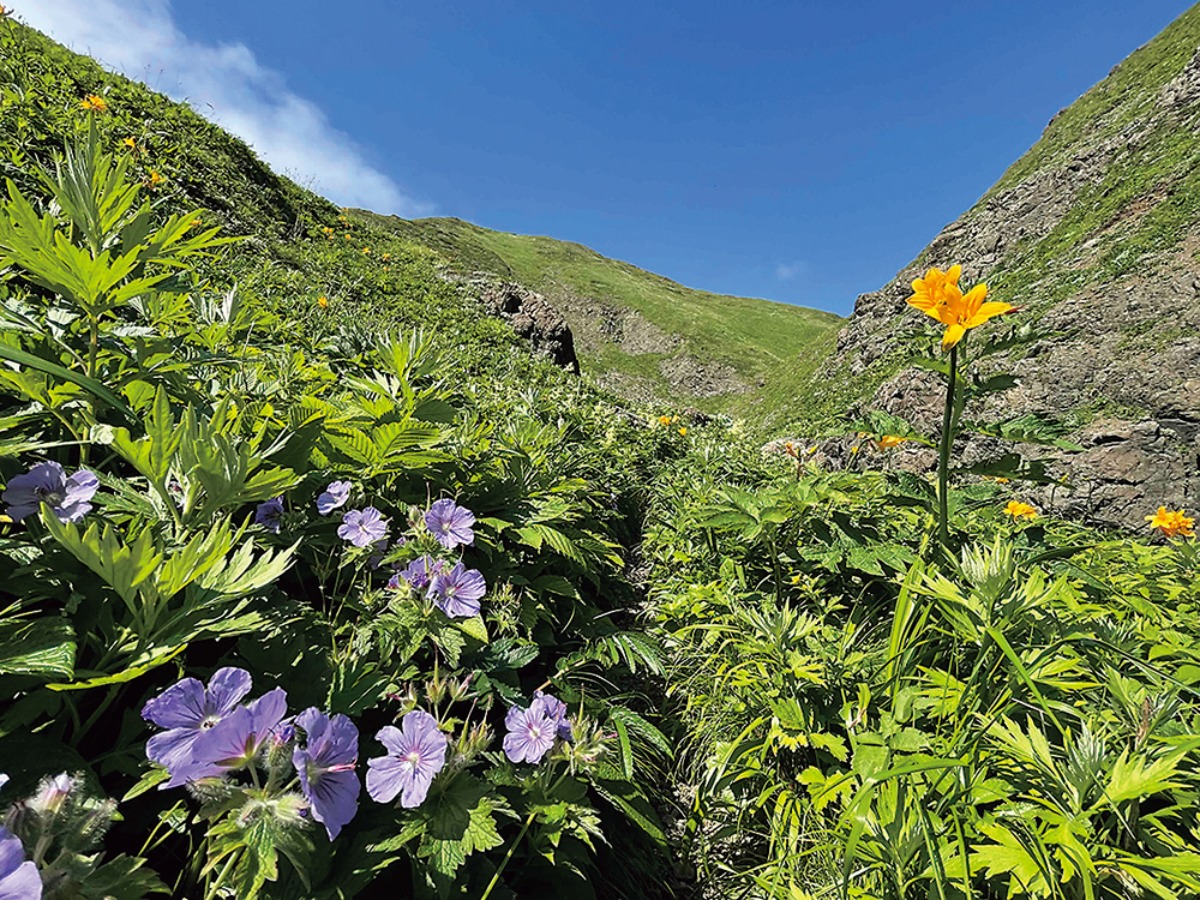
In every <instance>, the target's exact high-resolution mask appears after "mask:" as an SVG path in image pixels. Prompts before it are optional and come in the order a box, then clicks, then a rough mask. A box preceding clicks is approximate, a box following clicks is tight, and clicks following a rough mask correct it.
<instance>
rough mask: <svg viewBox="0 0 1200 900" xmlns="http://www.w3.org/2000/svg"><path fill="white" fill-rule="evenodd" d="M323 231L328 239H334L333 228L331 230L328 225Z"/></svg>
mask: <svg viewBox="0 0 1200 900" xmlns="http://www.w3.org/2000/svg"><path fill="white" fill-rule="evenodd" d="M321 230H322V231H324V232H325V237H327V238H331V237H333V228H331V227H330V226H328V225H326V226H325V227H324V228H322V229H321Z"/></svg>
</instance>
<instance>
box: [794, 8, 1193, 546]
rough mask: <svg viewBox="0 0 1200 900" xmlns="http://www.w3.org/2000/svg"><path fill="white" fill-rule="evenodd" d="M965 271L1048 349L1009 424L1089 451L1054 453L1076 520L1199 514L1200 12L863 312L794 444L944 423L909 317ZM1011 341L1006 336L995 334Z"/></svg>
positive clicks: (1010, 361) (1019, 359)
mask: <svg viewBox="0 0 1200 900" xmlns="http://www.w3.org/2000/svg"><path fill="white" fill-rule="evenodd" d="M956 263H959V264H962V265H963V267H964V272H965V275H964V282H971V283H977V282H985V283H987V284H988V286H989V289H990V294H989V296H990V297H991V298H992V299H996V300H1002V301H1007V302H1010V303H1013V304H1014V305H1017V306H1019V307H1021V308H1022V309H1021V312H1019V313H1017V314H1016V315H1015V316H1013V317H1010V321H1009V324H1020V325H1027V326H1030V327H1032V328H1034V329H1037V330H1038V331H1040V332H1041V333H1042V335H1043V336H1042V337H1041V338H1040V339H1039V340H1037V341H1034V342H1032V343H1030V344H1028V345H1027V346H1026V347H1025V348H1024V349H1023V350H1020V351H1014V352H1012V353H1010V354H1008V355H1006V356H1004V357H1001V358H998V359H997V360H996V365H997V366H998V367H999V368H1004V369H1006V370H1013V371H1015V372H1016V373H1017V375H1018V376H1019V379H1020V384H1019V385H1018V387H1017V388H1015V389H1014V390H1012V391H1009V392H1008V393H1006V394H1004V395H1002V398H1001V399H1000V400H998V401H996V404H997V405H996V411H1004V412H1006V413H1010V414H1014V415H1015V414H1025V413H1036V414H1044V415H1050V416H1053V417H1056V418H1057V419H1059V420H1060V421H1062V422H1063V423H1064V424H1065V425H1066V426H1067V427H1068V428H1069V429H1070V431H1071V433H1072V434H1073V436H1074V437H1075V439H1076V440H1078V441H1079V442H1080V443H1081V444H1082V445H1083V446H1084V448H1085V449H1084V451H1083V452H1081V453H1074V454H1070V453H1061V452H1060V453H1057V454H1056V455H1055V456H1054V462H1055V466H1054V471H1055V473H1056V475H1057V476H1058V477H1059V478H1060V479H1064V480H1065V481H1067V482H1070V483H1071V484H1072V485H1073V487H1070V488H1067V489H1062V488H1058V489H1050V488H1047V489H1045V490H1043V491H1042V492H1041V494H1040V498H1039V499H1040V500H1041V502H1043V503H1044V504H1045V505H1046V506H1047V507H1048V508H1053V509H1054V510H1055V511H1056V512H1058V513H1059V514H1062V515H1066V516H1077V517H1085V518H1090V519H1094V520H1097V521H1101V522H1107V523H1110V524H1120V525H1125V526H1130V527H1132V526H1137V525H1140V524H1141V521H1140V518H1139V516H1140V515H1141V511H1142V510H1143V509H1144V508H1145V506H1146V505H1147V504H1150V505H1152V506H1157V505H1159V504H1160V503H1167V504H1171V503H1174V504H1177V505H1179V504H1185V503H1189V502H1190V503H1194V502H1195V499H1196V497H1197V496H1200V479H1198V478H1197V475H1196V474H1195V473H1196V459H1197V454H1198V453H1200V444H1197V434H1198V429H1197V427H1196V425H1195V423H1198V422H1200V381H1197V379H1196V377H1195V374H1194V373H1196V372H1197V371H1200V313H1198V306H1197V304H1196V302H1195V301H1196V300H1197V298H1200V6H1194V7H1192V8H1191V9H1189V10H1188V11H1186V12H1185V13H1184V14H1183V15H1181V16H1180V17H1179V18H1178V19H1177V20H1176V21H1175V22H1173V23H1172V24H1171V25H1170V26H1168V27H1167V28H1166V29H1165V30H1164V31H1163V32H1162V33H1161V34H1160V35H1158V36H1157V37H1155V38H1154V39H1153V40H1151V41H1149V42H1148V43H1147V44H1145V45H1143V46H1142V47H1141V48H1139V49H1138V50H1136V51H1135V52H1134V53H1133V54H1131V55H1130V56H1129V57H1128V58H1127V59H1126V60H1124V61H1123V62H1121V63H1119V64H1118V65H1117V66H1115V67H1114V68H1113V70H1112V71H1111V73H1110V74H1109V76H1108V77H1107V78H1105V79H1104V80H1103V81H1101V82H1099V83H1098V84H1097V85H1095V86H1094V87H1092V88H1091V89H1090V90H1089V91H1087V92H1086V93H1085V94H1083V95H1082V96H1081V97H1080V98H1079V99H1078V100H1076V101H1075V102H1074V103H1073V104H1071V105H1070V106H1068V107H1066V108H1065V109H1063V110H1062V111H1060V112H1059V113H1058V114H1057V115H1056V116H1055V117H1054V118H1053V119H1052V120H1051V121H1050V123H1049V124H1048V125H1047V127H1046V129H1045V131H1044V132H1043V135H1042V137H1041V138H1040V139H1039V141H1038V142H1037V143H1035V144H1034V145H1033V146H1032V147H1031V148H1030V149H1029V150H1028V151H1026V153H1024V154H1022V156H1021V157H1019V158H1018V159H1017V160H1016V161H1015V162H1014V163H1013V164H1012V165H1011V166H1010V167H1009V168H1008V169H1007V170H1006V171H1005V172H1004V173H1003V174H1002V175H1001V177H1000V178H999V179H998V180H997V182H996V184H995V185H993V187H992V188H990V189H989V190H988V191H987V192H986V193H985V194H984V195H983V196H982V197H981V198H980V199H979V200H978V201H977V202H976V203H975V204H973V205H972V206H971V207H970V208H969V209H967V210H966V211H965V212H964V213H963V214H962V215H961V216H960V217H959V218H957V219H956V220H955V221H953V222H951V223H950V224H948V225H947V226H946V227H945V228H943V229H942V231H941V232H940V233H939V234H938V235H937V236H936V237H935V238H934V239H933V240H932V241H931V242H930V244H929V245H928V246H927V247H926V248H925V250H924V251H922V252H921V253H920V254H919V255H918V256H917V257H916V259H914V260H913V261H912V262H910V263H909V264H908V265H906V266H904V267H903V268H902V269H901V270H900V271H899V272H898V273H897V274H896V276H895V277H894V278H893V279H892V280H891V281H889V282H888V283H887V284H886V285H884V286H883V287H882V288H880V289H879V290H876V291H872V292H868V293H864V294H862V295H860V296H859V297H858V299H857V301H856V302H855V307H854V312H853V314H852V316H851V317H850V319H849V321H848V322H847V323H846V325H845V326H844V327H843V328H842V329H841V330H840V332H839V334H838V336H837V341H836V347H835V348H834V349H833V350H832V352H831V353H830V355H829V356H828V358H827V359H825V360H824V361H823V362H822V363H821V364H820V366H818V367H817V369H816V371H815V372H814V374H813V375H812V376H811V377H810V378H809V379H808V380H807V381H806V382H805V383H802V384H797V385H795V386H794V387H795V390H796V392H797V393H798V394H799V395H800V396H804V397H808V398H809V399H810V401H812V402H810V403H808V404H800V406H801V407H803V408H806V409H808V410H809V413H808V415H807V417H795V418H794V419H793V420H792V422H791V427H792V430H794V431H799V432H811V431H814V430H817V431H820V430H821V428H822V427H828V422H829V421H830V420H831V419H832V418H833V416H835V415H836V414H837V413H839V412H841V411H843V410H846V409H856V408H857V409H866V408H881V409H883V410H885V411H887V412H890V413H894V414H897V415H900V416H902V417H906V418H909V419H912V420H914V421H920V422H930V421H936V418H937V415H938V413H937V411H936V410H935V409H934V406H935V405H936V404H934V403H933V401H932V398H931V395H930V394H929V392H928V391H926V390H925V389H924V384H925V381H924V376H923V375H922V374H921V373H920V372H919V371H918V370H915V369H912V368H910V367H908V366H907V365H906V360H907V358H908V356H909V355H910V351H909V350H908V349H906V348H910V347H912V346H913V343H912V341H913V339H914V338H915V337H916V336H917V335H918V334H920V333H922V332H925V333H928V332H927V326H926V324H925V322H923V321H921V320H920V319H921V317H920V316H919V315H917V314H915V313H914V312H913V310H911V309H909V308H908V307H906V305H905V298H906V297H907V296H908V294H910V293H911V291H910V287H909V285H910V282H911V281H912V280H913V279H914V278H917V277H920V275H921V274H922V273H923V272H924V270H925V269H926V268H927V267H928V266H938V267H940V268H943V269H944V268H947V267H949V266H950V265H953V264H956ZM992 327H997V326H992Z"/></svg>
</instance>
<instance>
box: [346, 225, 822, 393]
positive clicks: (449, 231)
mask: <svg viewBox="0 0 1200 900" xmlns="http://www.w3.org/2000/svg"><path fill="white" fill-rule="evenodd" d="M351 215H352V216H355V217H357V218H358V219H360V220H362V221H364V222H368V223H370V224H372V225H375V226H377V227H383V228H388V229H390V230H392V231H393V232H394V233H395V234H397V235H398V236H399V237H401V238H403V239H406V240H410V241H413V242H416V243H418V244H420V245H422V246H425V247H428V248H430V249H432V250H434V251H435V252H438V253H440V254H441V255H442V256H443V259H444V260H445V265H446V267H447V269H448V270H449V271H451V272H453V273H455V274H458V275H472V274H477V273H480V272H486V273H488V274H490V275H492V276H495V277H497V278H499V279H501V280H511V281H516V282H518V283H520V284H521V285H524V286H525V287H527V288H530V289H532V290H534V291H537V292H539V293H540V294H543V295H545V297H546V299H547V300H548V301H549V302H550V303H551V304H552V305H553V306H554V307H555V308H556V309H557V310H558V311H559V312H560V313H561V314H562V315H563V317H564V318H565V319H566V321H567V323H568V324H569V325H570V327H571V330H572V332H573V333H574V335H575V343H576V347H577V350H578V352H579V355H580V359H581V362H582V364H583V369H584V371H585V373H589V374H591V375H592V376H594V377H595V378H596V379H597V380H598V382H599V383H601V384H602V385H604V386H605V387H608V388H610V389H613V390H615V391H617V392H618V393H621V394H624V395H626V396H629V397H632V398H633V399H637V400H640V401H643V402H647V403H652V404H653V403H659V404H661V403H668V404H675V405H679V404H684V405H694V406H698V407H700V408H702V409H705V410H707V411H712V412H734V413H741V414H746V413H749V412H751V411H752V410H754V409H755V408H756V407H757V406H759V405H760V404H761V400H762V397H763V396H764V395H765V394H766V393H768V392H769V391H770V389H771V387H772V386H773V384H774V383H775V382H777V381H779V380H780V376H781V373H783V372H786V371H787V370H788V369H789V368H791V367H795V366H797V365H803V364H804V363H805V361H806V360H807V359H809V358H811V356H812V355H813V354H812V351H813V350H814V348H816V347H817V346H819V345H821V344H822V343H824V342H826V341H828V340H829V339H830V338H831V336H832V333H833V331H834V330H836V326H837V325H839V324H840V323H841V322H842V321H843V320H842V319H841V318H840V317H838V316H836V315H834V314H833V313H827V312H824V311H821V310H812V309H808V308H806V307H799V306H794V305H791V304H785V303H779V302H777V301H773V300H766V299H761V298H753V297H736V296H732V295H725V294H715V293H712V292H709V291H704V290H699V289H696V288H689V287H686V286H685V285H682V284H680V283H679V282H677V281H674V280H673V279H670V278H668V277H666V276H663V275H659V274H657V273H653V272H649V271H647V270H644V269H641V268H640V267H638V266H636V265H634V264H632V263H629V262H625V261H622V260H615V259H611V258H609V257H605V256H603V255H602V254H600V253H599V252H597V251H596V250H594V249H592V248H590V247H588V246H586V245H584V244H581V243H578V242H574V241H562V240H559V239H556V238H552V237H548V236H542V235H517V234H511V233H508V232H501V231H495V230H493V229H489V228H485V227H483V226H480V225H476V224H474V223H471V222H467V221H465V220H462V219H458V218H455V217H437V218H426V219H415V220H409V219H402V218H399V217H396V216H380V215H378V214H375V213H371V212H369V211H365V210H355V211H352V212H351Z"/></svg>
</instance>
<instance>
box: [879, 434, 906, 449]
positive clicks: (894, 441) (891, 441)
mask: <svg viewBox="0 0 1200 900" xmlns="http://www.w3.org/2000/svg"><path fill="white" fill-rule="evenodd" d="M907 440H908V438H906V437H901V436H900V435H898V434H885V435H884V436H883V437H881V438H880V439H879V449H880V450H891V449H892V448H893V447H899V446H900V445H901V444H903V443H904V442H905V441H907Z"/></svg>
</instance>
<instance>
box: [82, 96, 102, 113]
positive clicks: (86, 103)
mask: <svg viewBox="0 0 1200 900" xmlns="http://www.w3.org/2000/svg"><path fill="white" fill-rule="evenodd" d="M79 108H80V109H86V110H87V111H88V112H98V113H102V112H108V101H107V100H105V99H104V98H103V97H101V96H100V95H99V94H88V95H87V96H86V97H84V98H83V100H82V101H81V102H80V104H79Z"/></svg>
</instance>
